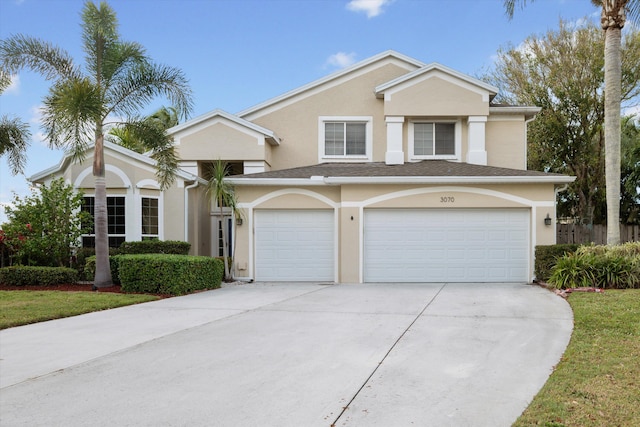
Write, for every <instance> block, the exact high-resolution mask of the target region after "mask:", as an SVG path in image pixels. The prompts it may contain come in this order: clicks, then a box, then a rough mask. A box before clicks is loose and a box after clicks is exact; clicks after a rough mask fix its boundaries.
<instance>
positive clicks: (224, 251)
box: [218, 199, 231, 281]
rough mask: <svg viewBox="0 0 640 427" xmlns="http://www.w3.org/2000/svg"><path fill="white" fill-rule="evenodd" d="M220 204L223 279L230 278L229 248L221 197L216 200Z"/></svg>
mask: <svg viewBox="0 0 640 427" xmlns="http://www.w3.org/2000/svg"><path fill="white" fill-rule="evenodd" d="M218 206H220V227H221V228H222V259H223V261H224V280H225V281H229V280H231V273H230V271H229V250H228V249H227V227H226V224H225V220H224V212H223V210H222V199H220V200H219V201H218Z"/></svg>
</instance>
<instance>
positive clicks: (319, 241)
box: [255, 210, 335, 282]
mask: <svg viewBox="0 0 640 427" xmlns="http://www.w3.org/2000/svg"><path fill="white" fill-rule="evenodd" d="M334 228H335V227H334V215H333V210H263V211H256V213H255V242H256V280H260V281H289V282H291V281H331V282H333V281H334V271H335V269H334V246H335V237H334Z"/></svg>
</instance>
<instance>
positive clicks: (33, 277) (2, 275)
mask: <svg viewBox="0 0 640 427" xmlns="http://www.w3.org/2000/svg"><path fill="white" fill-rule="evenodd" d="M77 281H78V272H77V271H76V270H74V269H73V268H66V267H27V266H20V265H18V266H13V267H5V268H0V283H2V284H4V285H12V286H28V285H33V286H51V285H59V284H64V283H76V282H77Z"/></svg>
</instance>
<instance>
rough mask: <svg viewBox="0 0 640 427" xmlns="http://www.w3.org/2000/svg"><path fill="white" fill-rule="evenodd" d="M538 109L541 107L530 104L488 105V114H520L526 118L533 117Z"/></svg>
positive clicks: (540, 109)
mask: <svg viewBox="0 0 640 427" xmlns="http://www.w3.org/2000/svg"><path fill="white" fill-rule="evenodd" d="M540 111H542V108H540V107H531V106H500V107H491V106H489V114H522V115H524V116H525V118H526V119H527V120H528V119H532V118H534V117H535V116H536V115H537V114H538V113H539V112H540Z"/></svg>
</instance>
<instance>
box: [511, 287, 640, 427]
mask: <svg viewBox="0 0 640 427" xmlns="http://www.w3.org/2000/svg"><path fill="white" fill-rule="evenodd" d="M568 301H569V304H571V307H572V308H573V315H574V322H575V327H574V331H573V335H572V336H571V342H570V343H569V346H568V347H567V350H566V351H565V354H564V356H563V357H562V360H561V361H560V363H559V364H558V366H557V367H556V370H555V371H554V373H553V374H552V375H551V377H550V378H549V380H548V381H547V383H546V384H545V385H544V387H543V388H542V390H541V391H540V393H538V395H537V396H536V397H535V399H534V400H533V402H532V403H531V404H530V405H529V407H528V408H527V410H526V411H525V412H524V413H523V414H522V416H521V417H520V418H519V419H518V421H517V422H516V423H515V424H514V426H544V427H574V426H575V427H578V426H579V427H591V426H593V427H595V426H598V427H600V426H640V290H637V289H636V290H608V291H606V292H605V293H604V294H597V293H573V294H571V296H570V297H569V298H568Z"/></svg>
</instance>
